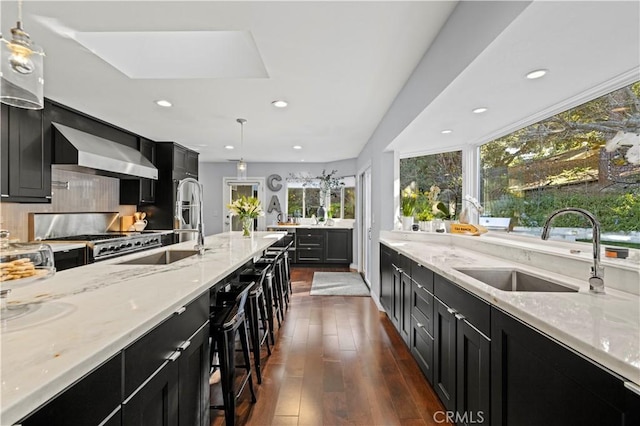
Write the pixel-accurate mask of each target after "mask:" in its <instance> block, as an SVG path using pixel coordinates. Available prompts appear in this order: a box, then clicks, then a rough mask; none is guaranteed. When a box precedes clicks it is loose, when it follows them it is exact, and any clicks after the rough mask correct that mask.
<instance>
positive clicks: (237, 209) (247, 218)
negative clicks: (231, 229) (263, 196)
mask: <svg viewBox="0 0 640 426" xmlns="http://www.w3.org/2000/svg"><path fill="white" fill-rule="evenodd" d="M227 208H228V209H229V210H230V211H231V215H232V216H238V217H239V218H240V220H241V221H242V235H243V236H245V237H249V236H251V226H252V225H253V220H254V219H256V218H257V217H258V216H264V210H262V206H261V205H260V200H258V199H257V198H255V197H247V196H244V195H243V196H242V197H240V198H238V199H236V200H234V201H233V202H232V203H231V204H227Z"/></svg>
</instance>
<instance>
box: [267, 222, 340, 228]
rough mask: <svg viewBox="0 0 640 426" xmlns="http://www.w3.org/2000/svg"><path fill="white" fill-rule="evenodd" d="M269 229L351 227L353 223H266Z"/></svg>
mask: <svg viewBox="0 0 640 426" xmlns="http://www.w3.org/2000/svg"><path fill="white" fill-rule="evenodd" d="M267 228H269V229H353V223H340V222H336V223H334V224H333V225H303V224H300V225H267Z"/></svg>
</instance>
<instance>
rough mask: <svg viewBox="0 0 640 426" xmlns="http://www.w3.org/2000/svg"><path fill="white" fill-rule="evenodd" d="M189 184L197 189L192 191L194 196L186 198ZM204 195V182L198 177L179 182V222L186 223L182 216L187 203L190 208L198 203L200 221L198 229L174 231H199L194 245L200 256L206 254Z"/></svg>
mask: <svg viewBox="0 0 640 426" xmlns="http://www.w3.org/2000/svg"><path fill="white" fill-rule="evenodd" d="M187 184H190V185H193V187H194V188H196V189H195V191H190V192H192V194H193V195H192V196H191V198H190V199H188V200H187V199H185V196H186V195H187V194H185V192H186V191H185V186H187ZM202 196H203V192H202V184H201V183H200V182H198V181H197V180H196V179H194V178H185V179H182V180H181V181H180V182H179V183H178V189H177V196H176V198H177V201H176V212H175V216H176V219H177V220H178V222H179V223H185V221H184V218H183V217H182V209H183V208H184V206H185V203H186V205H187V206H188V207H189V210H190V209H191V208H192V207H193V206H194V205H196V206H197V207H198V223H197V226H196V229H174V230H173V232H174V233H176V234H178V233H183V232H197V233H198V242H197V243H196V245H195V246H194V249H195V250H198V254H199V255H200V256H202V255H203V254H204V221H203V212H202Z"/></svg>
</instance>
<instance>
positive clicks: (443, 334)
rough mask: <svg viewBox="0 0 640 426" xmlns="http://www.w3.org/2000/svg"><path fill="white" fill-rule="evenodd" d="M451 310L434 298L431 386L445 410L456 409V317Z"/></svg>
mask: <svg viewBox="0 0 640 426" xmlns="http://www.w3.org/2000/svg"><path fill="white" fill-rule="evenodd" d="M453 312H454V311H453V310H452V309H451V308H449V307H448V306H447V305H445V304H444V303H442V302H441V301H440V300H438V299H437V298H436V300H435V302H434V328H435V331H434V333H435V335H434V341H435V348H434V356H433V386H434V389H435V391H436V394H438V396H439V397H440V400H441V401H442V403H443V404H444V406H445V407H446V408H447V411H455V409H456V355H457V351H456V330H457V327H456V317H455V316H454V314H453Z"/></svg>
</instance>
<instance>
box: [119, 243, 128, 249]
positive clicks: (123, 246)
mask: <svg viewBox="0 0 640 426" xmlns="http://www.w3.org/2000/svg"><path fill="white" fill-rule="evenodd" d="M126 247H127V245H126V244H125V243H122V244H120V247H119V248H121V249H123V248H126Z"/></svg>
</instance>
